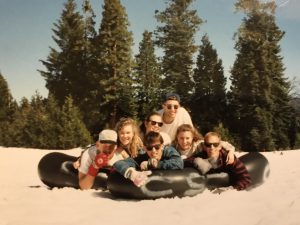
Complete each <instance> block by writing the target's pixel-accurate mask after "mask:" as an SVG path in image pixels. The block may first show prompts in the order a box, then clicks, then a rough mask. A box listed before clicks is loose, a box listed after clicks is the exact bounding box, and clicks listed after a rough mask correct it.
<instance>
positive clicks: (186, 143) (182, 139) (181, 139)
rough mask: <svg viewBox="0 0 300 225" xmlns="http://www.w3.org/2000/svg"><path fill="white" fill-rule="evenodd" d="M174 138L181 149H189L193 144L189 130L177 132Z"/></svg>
mask: <svg viewBox="0 0 300 225" xmlns="http://www.w3.org/2000/svg"><path fill="white" fill-rule="evenodd" d="M176 138H177V142H178V145H179V146H180V149H181V150H182V151H186V150H189V149H191V147H192V144H193V133H192V132H191V131H182V132H179V133H178V134H177V137H176Z"/></svg>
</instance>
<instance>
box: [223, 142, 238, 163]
mask: <svg viewBox="0 0 300 225" xmlns="http://www.w3.org/2000/svg"><path fill="white" fill-rule="evenodd" d="M220 144H221V146H222V148H223V149H224V150H226V151H227V152H228V154H227V158H226V164H232V163H233V162H234V152H235V147H234V146H233V145H232V144H230V143H229V142H227V141H221V143H220Z"/></svg>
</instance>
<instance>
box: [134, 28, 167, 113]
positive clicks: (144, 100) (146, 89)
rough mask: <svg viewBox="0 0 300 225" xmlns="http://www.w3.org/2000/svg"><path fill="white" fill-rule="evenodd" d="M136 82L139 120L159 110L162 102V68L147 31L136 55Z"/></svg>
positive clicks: (150, 34) (150, 35)
mask: <svg viewBox="0 0 300 225" xmlns="http://www.w3.org/2000/svg"><path fill="white" fill-rule="evenodd" d="M135 58H136V64H137V65H136V67H135V76H136V78H135V82H136V84H137V87H136V92H137V99H138V112H139V114H138V118H145V116H146V115H147V114H148V113H149V112H151V111H153V110H158V108H157V107H159V105H160V103H161V101H160V96H161V94H162V93H160V85H161V76H160V68H159V64H158V62H157V58H156V56H155V48H154V43H153V40H152V33H151V32H148V31H145V32H144V33H143V40H142V41H141V43H140V46H139V53H138V54H137V55H136V57H135Z"/></svg>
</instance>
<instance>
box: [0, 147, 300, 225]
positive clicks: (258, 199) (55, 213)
mask: <svg viewBox="0 0 300 225" xmlns="http://www.w3.org/2000/svg"><path fill="white" fill-rule="evenodd" d="M80 151H81V150H80V149H72V150H67V151H61V152H64V153H66V154H70V155H75V156H78V155H79V153H80ZM49 152H53V151H50V150H38V149H25V148H3V147H0V179H1V180H0V225H46V224H47V225H52V224H55V225H69V224H70V225H93V224H101V225H138V224H139V225H161V224H164V225H180V224H185V225H189V224H191V225H192V224H193V225H194V224H195V225H299V224H300V216H299V212H300V179H299V178H300V166H299V161H300V151H299V150H298V151H284V152H267V153H263V154H264V155H265V156H266V157H267V158H268V160H269V163H270V170H271V174H270V176H269V179H268V180H267V181H266V183H264V184H263V185H262V186H260V187H258V188H256V189H254V190H252V191H240V192H238V191H235V190H228V191H226V192H222V193H221V194H213V193H212V192H210V191H208V190H205V191H204V192H203V193H202V194H199V195H197V196H195V197H185V198H181V199H180V198H172V199H157V200H143V201H136V200H131V201H130V200H124V199H116V198H114V197H113V196H111V194H110V193H109V192H107V191H95V190H88V191H80V190H76V189H73V188H62V189H57V188H54V189H52V190H50V189H48V188H47V187H46V186H45V185H44V184H43V183H42V182H41V181H40V179H39V177H38V173H37V165H38V162H39V160H40V159H41V158H42V157H43V156H44V155H45V154H47V153H49Z"/></svg>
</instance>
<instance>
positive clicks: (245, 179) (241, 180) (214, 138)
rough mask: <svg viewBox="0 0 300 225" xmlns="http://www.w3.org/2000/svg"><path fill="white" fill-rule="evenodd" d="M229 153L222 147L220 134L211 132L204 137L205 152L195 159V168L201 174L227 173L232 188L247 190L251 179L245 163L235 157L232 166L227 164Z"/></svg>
mask: <svg viewBox="0 0 300 225" xmlns="http://www.w3.org/2000/svg"><path fill="white" fill-rule="evenodd" d="M227 156H228V152H227V151H225V149H224V148H223V147H222V144H221V137H220V135H219V134H218V133H215V132H209V133H207V134H206V135H205V136H204V142H203V151H201V152H199V153H198V154H197V155H196V157H195V159H194V166H195V167H196V168H197V169H198V170H199V171H200V173H201V174H203V175H204V174H207V173H221V172H225V173H227V174H228V176H229V182H230V184H231V186H232V187H233V188H235V189H237V190H243V189H246V188H247V187H248V186H249V185H250V184H251V178H250V175H249V173H248V170H247V169H246V167H245V165H244V163H243V162H242V161H240V160H239V159H238V158H237V157H236V156H234V161H233V163H232V164H227V163H226V160H227Z"/></svg>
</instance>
